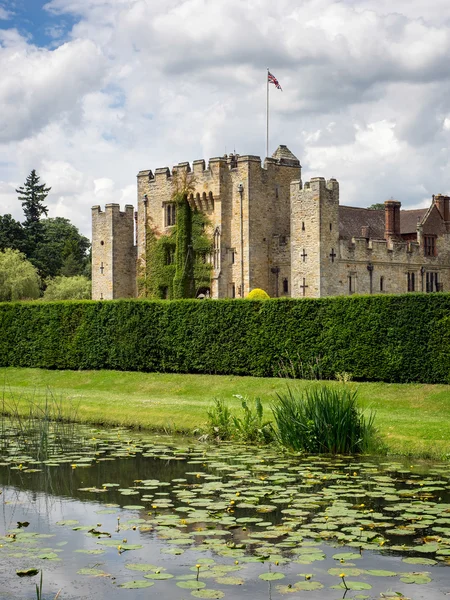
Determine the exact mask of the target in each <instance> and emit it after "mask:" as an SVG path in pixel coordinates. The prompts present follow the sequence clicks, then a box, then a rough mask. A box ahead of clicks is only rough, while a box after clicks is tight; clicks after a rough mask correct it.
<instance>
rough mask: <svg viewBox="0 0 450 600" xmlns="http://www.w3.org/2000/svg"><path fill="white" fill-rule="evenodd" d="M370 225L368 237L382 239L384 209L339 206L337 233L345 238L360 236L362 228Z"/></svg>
mask: <svg viewBox="0 0 450 600" xmlns="http://www.w3.org/2000/svg"><path fill="white" fill-rule="evenodd" d="M363 227H370V229H369V237H371V238H373V239H380V240H384V210H372V209H369V208H356V207H354V206H340V207H339V235H340V237H342V238H345V239H351V238H352V237H362V232H361V230H362V228H363Z"/></svg>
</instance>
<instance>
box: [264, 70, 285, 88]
mask: <svg viewBox="0 0 450 600" xmlns="http://www.w3.org/2000/svg"><path fill="white" fill-rule="evenodd" d="M267 78H268V81H269V83H273V85H274V86H275V87H276V88H277V90H281V91H283V89H282V87H281V85H280V82H279V81H278V79H277V78H276V77H275V75H272V73H271V72H270V71H267Z"/></svg>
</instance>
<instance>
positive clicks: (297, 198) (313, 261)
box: [291, 177, 339, 298]
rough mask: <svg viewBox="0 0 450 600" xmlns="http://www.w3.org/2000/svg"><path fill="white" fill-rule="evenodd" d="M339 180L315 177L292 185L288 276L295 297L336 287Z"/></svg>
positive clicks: (329, 291)
mask: <svg viewBox="0 0 450 600" xmlns="http://www.w3.org/2000/svg"><path fill="white" fill-rule="evenodd" d="M338 260H339V183H338V182H337V181H336V180H335V179H330V180H329V181H325V179H324V178H323V177H314V178H313V179H311V181H310V182H307V183H305V186H304V187H302V184H301V181H295V182H293V183H292V184H291V279H292V294H291V295H292V296H293V297H296V298H302V297H307V298H308V297H309V298H317V297H320V296H329V295H330V296H331V295H335V293H336V291H335V290H337V289H338Z"/></svg>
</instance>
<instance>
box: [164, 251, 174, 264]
mask: <svg viewBox="0 0 450 600" xmlns="http://www.w3.org/2000/svg"><path fill="white" fill-rule="evenodd" d="M174 262H175V248H167V250H166V265H173V263H174Z"/></svg>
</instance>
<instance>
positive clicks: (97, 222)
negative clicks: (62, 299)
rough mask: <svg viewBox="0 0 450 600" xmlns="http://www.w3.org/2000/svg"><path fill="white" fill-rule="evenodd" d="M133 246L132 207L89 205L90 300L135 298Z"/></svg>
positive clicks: (134, 250)
mask: <svg viewBox="0 0 450 600" xmlns="http://www.w3.org/2000/svg"><path fill="white" fill-rule="evenodd" d="M136 295H137V291H136V248H135V245H134V207H133V206H131V205H127V206H125V211H124V212H121V211H120V206H119V204H107V205H106V207H105V211H104V212H102V211H101V210H100V207H99V206H94V207H93V208H92V299H93V300H113V299H115V298H134V297H135V296H136Z"/></svg>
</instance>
